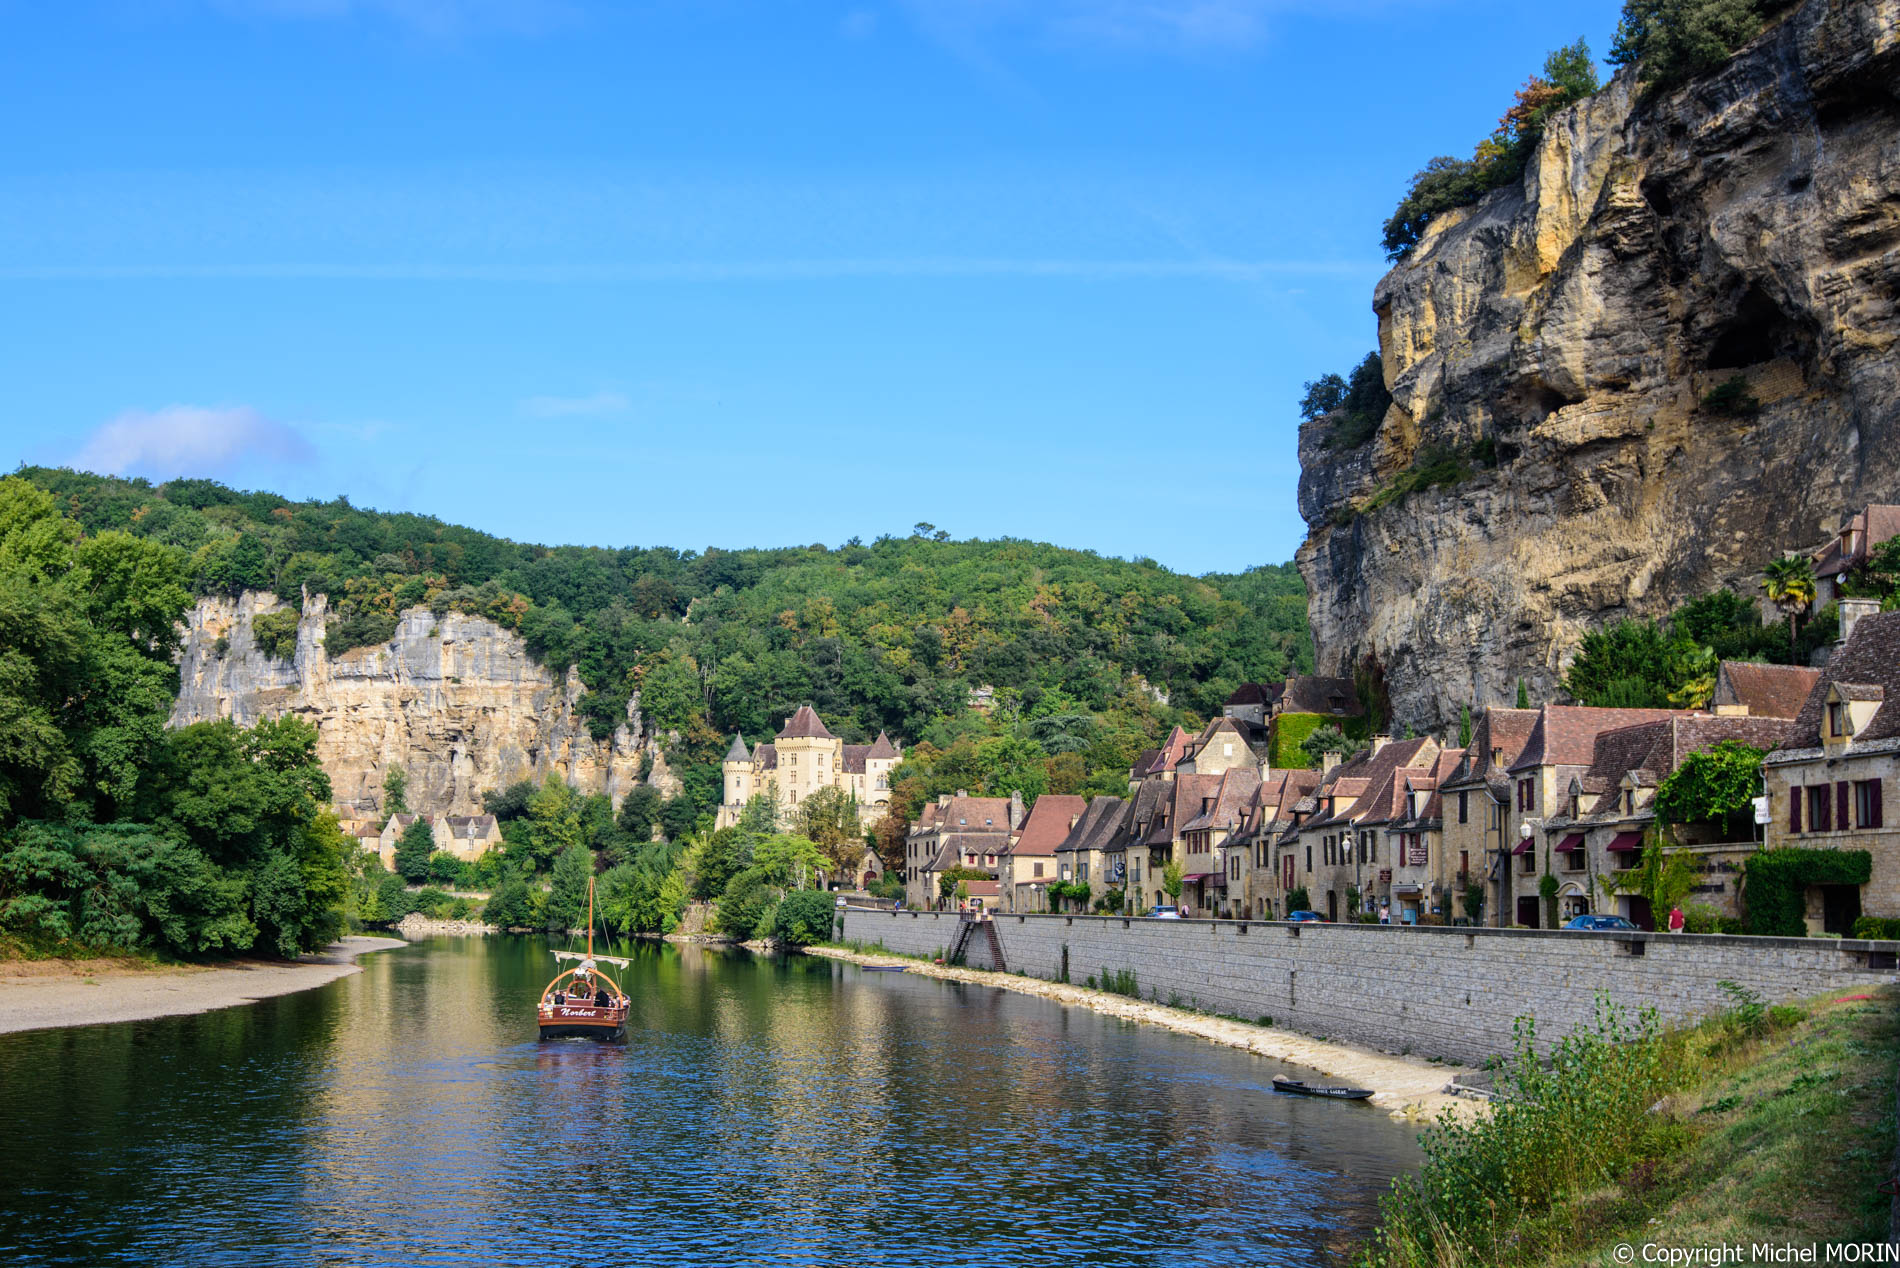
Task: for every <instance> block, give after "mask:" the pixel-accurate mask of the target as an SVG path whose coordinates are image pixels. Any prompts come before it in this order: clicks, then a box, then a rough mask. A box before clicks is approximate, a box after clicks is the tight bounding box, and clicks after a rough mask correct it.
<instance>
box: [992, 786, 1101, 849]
mask: <svg viewBox="0 0 1900 1268" xmlns="http://www.w3.org/2000/svg"><path fill="white" fill-rule="evenodd" d="M1088 808H1089V799H1088V798H1087V797H1071V796H1067V795H1063V796H1057V795H1055V794H1053V793H1045V794H1043V795H1042V796H1040V797H1038V798H1036V804H1035V805H1033V806H1031V807H1030V808H1029V815H1028V817H1027V818H1025V819H1024V820H1023V826H1022V831H1021V832H1020V833H1018V834H1017V837H1016V843H1015V844H1014V845H1012V846H1010V847H1009V852H1010V853H1011V854H1038V855H1040V854H1054V853H1055V852H1056V847H1057V846H1058V845H1061V844H1062V842H1063V840H1064V838H1066V837H1067V836H1068V835H1069V830H1070V828H1072V827H1074V826H1075V825H1076V823H1077V821H1079V820H1080V818H1081V816H1082V813H1083V812H1084V811H1086V810H1087V809H1088Z"/></svg>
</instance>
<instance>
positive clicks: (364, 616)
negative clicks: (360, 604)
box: [323, 611, 396, 657]
mask: <svg viewBox="0 0 1900 1268" xmlns="http://www.w3.org/2000/svg"><path fill="white" fill-rule="evenodd" d="M394 637H396V618H395V617H394V616H393V615H389V614H386V613H382V612H368V611H353V612H351V613H350V614H349V615H347V616H341V617H333V618H331V619H330V621H329V622H328V623H327V624H325V626H324V627H323V650H324V654H325V655H327V656H333V657H334V656H341V655H342V654H343V653H344V652H348V651H354V650H355V649H356V648H359V647H374V646H375V645H376V644H378V643H387V642H388V641H389V640H390V639H392V638H394Z"/></svg>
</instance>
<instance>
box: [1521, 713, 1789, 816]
mask: <svg viewBox="0 0 1900 1268" xmlns="http://www.w3.org/2000/svg"><path fill="white" fill-rule="evenodd" d="M1792 727H1793V723H1791V722H1790V721H1788V720H1787V719H1785V718H1756V717H1711V716H1709V715H1708V714H1705V713H1683V714H1678V715H1676V716H1675V717H1670V718H1664V719H1661V720H1659V721H1655V722H1639V723H1637V724H1636V725H1634V726H1626V727H1618V728H1615V729H1613V730H1609V731H1604V732H1601V733H1600V734H1599V735H1598V736H1597V738H1596V744H1595V749H1594V752H1593V754H1592V758H1591V762H1590V767H1589V769H1588V770H1586V771H1585V772H1584V773H1583V774H1582V775H1581V776H1579V777H1578V780H1577V782H1578V784H1579V786H1580V791H1581V792H1583V793H1585V794H1595V796H1596V801H1595V803H1594V806H1593V807H1591V808H1590V809H1587V810H1585V815H1586V817H1587V816H1602V815H1605V814H1612V815H1614V812H1616V811H1617V810H1618V807H1619V806H1620V804H1621V803H1620V800H1619V795H1620V791H1621V788H1622V784H1623V781H1624V780H1625V779H1629V780H1631V781H1632V782H1633V783H1635V784H1636V785H1637V786H1638V787H1642V788H1653V787H1655V786H1656V785H1657V784H1659V783H1661V782H1662V781H1663V780H1664V779H1666V778H1668V777H1669V775H1670V774H1672V773H1673V772H1674V771H1675V770H1676V768H1677V767H1679V766H1681V765H1682V763H1683V760H1684V759H1685V758H1687V757H1688V756H1689V755H1690V754H1691V753H1700V752H1704V751H1706V750H1708V749H1712V748H1714V747H1715V746H1716V745H1717V744H1720V743H1721V742H1722V741H1724V740H1737V741H1739V742H1741V743H1743V744H1746V745H1749V746H1750V747H1751V748H1758V749H1763V750H1768V749H1772V748H1774V747H1775V745H1777V744H1779V743H1780V742H1781V741H1782V740H1783V739H1784V738H1786V736H1787V735H1788V734H1789V732H1790V730H1791V729H1792ZM1579 809H1583V807H1579ZM1555 817H1558V818H1562V817H1564V816H1555Z"/></svg>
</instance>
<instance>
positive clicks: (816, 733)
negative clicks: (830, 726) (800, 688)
mask: <svg viewBox="0 0 1900 1268" xmlns="http://www.w3.org/2000/svg"><path fill="white" fill-rule="evenodd" d="M778 738H779V739H781V740H835V739H837V738H838V737H837V736H835V735H833V734H832V733H831V732H830V731H827V730H826V729H825V724H824V723H823V722H822V721H820V720H819V717H818V711H817V710H816V709H814V708H812V707H811V706H810V705H808V704H801V705H799V706H798V712H796V713H794V714H793V715H792V716H791V717H789V718H787V719H785V729H784V730H783V731H780V732H779V733H778Z"/></svg>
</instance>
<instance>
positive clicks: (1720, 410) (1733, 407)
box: [1702, 374, 1761, 418]
mask: <svg viewBox="0 0 1900 1268" xmlns="http://www.w3.org/2000/svg"><path fill="white" fill-rule="evenodd" d="M1702 408H1703V409H1704V410H1706V411H1707V412H1709V413H1711V414H1720V415H1721V416H1723V417H1724V418H1753V417H1754V416H1755V415H1757V414H1759V413H1761V402H1760V401H1759V400H1757V399H1755V394H1754V393H1753V392H1751V391H1749V390H1748V380H1747V379H1745V378H1743V377H1742V376H1741V375H1739V374H1737V375H1735V376H1733V377H1732V378H1727V379H1723V380H1722V381H1721V382H1720V383H1718V384H1716V385H1715V387H1713V388H1712V389H1710V391H1709V393H1708V395H1707V396H1704V397H1703V398H1702Z"/></svg>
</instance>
